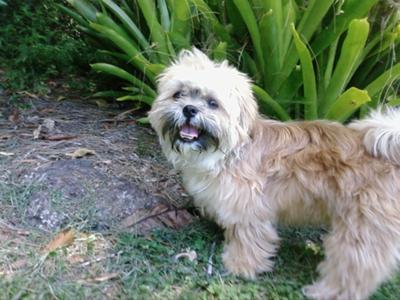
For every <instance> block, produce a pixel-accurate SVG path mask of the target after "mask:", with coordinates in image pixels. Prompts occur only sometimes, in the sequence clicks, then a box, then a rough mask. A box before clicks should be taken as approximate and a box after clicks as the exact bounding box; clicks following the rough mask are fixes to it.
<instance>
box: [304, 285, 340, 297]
mask: <svg viewBox="0 0 400 300" xmlns="http://www.w3.org/2000/svg"><path fill="white" fill-rule="evenodd" d="M302 292H303V294H304V296H306V297H307V298H308V299H313V300H334V299H338V297H337V296H338V295H337V293H336V291H334V290H333V289H331V288H329V287H327V286H326V285H325V284H324V283H322V282H316V283H314V284H311V285H306V286H304V287H303V288H302Z"/></svg>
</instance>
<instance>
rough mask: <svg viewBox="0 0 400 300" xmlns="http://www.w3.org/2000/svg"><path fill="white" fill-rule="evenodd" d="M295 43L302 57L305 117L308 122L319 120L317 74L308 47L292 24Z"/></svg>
mask: <svg viewBox="0 0 400 300" xmlns="http://www.w3.org/2000/svg"><path fill="white" fill-rule="evenodd" d="M291 29H292V33H293V39H294V43H295V46H296V49H297V54H298V56H299V57H300V62H301V70H302V73H303V87H304V117H305V119H306V120H314V119H317V117H318V115H317V87H316V83H315V73H314V67H313V64H312V58H311V54H310V52H309V51H308V49H307V46H306V45H305V44H304V43H303V42H302V40H301V39H300V37H299V34H298V33H297V31H296V29H295V28H294V24H291Z"/></svg>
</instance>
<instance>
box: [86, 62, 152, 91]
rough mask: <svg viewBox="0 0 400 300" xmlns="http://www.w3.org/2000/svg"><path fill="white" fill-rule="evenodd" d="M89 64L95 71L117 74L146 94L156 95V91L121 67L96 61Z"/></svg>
mask: <svg viewBox="0 0 400 300" xmlns="http://www.w3.org/2000/svg"><path fill="white" fill-rule="evenodd" d="M90 66H91V67H92V68H93V70H95V71H100V72H104V73H107V74H111V75H114V76H117V77H119V78H122V79H124V80H126V81H129V82H131V83H132V84H134V85H135V86H137V87H138V88H140V90H141V91H143V92H144V93H145V94H146V95H148V96H152V97H156V92H155V91H154V90H153V89H152V88H151V87H149V86H148V85H147V84H145V83H144V82H143V81H142V80H139V79H138V78H136V77H135V76H133V75H132V74H130V73H128V72H127V71H125V70H124V69H121V68H119V67H117V66H114V65H111V64H107V63H96V64H91V65H90Z"/></svg>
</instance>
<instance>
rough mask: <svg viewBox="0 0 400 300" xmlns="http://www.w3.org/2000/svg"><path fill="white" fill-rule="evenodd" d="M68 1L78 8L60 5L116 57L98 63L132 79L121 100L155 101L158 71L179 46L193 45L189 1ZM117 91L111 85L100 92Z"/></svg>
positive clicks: (99, 68) (98, 66)
mask: <svg viewBox="0 0 400 300" xmlns="http://www.w3.org/2000/svg"><path fill="white" fill-rule="evenodd" d="M67 1H68V2H69V4H71V6H72V7H73V8H74V9H75V10H71V9H70V8H67V7H64V6H60V8H61V9H62V10H64V11H65V12H66V13H67V14H69V15H70V16H71V17H72V18H74V19H75V20H76V21H77V23H78V24H79V28H80V29H81V30H82V31H83V32H85V33H87V34H88V35H89V37H91V38H92V39H94V40H95V41H96V42H97V43H98V44H99V45H100V46H99V47H101V48H102V52H103V53H104V54H106V55H108V56H109V57H110V58H113V59H112V60H111V61H112V63H110V62H106V63H104V62H103V63H95V64H92V65H91V66H92V68H93V69H94V70H97V71H100V72H104V73H107V74H111V75H114V76H117V77H120V78H122V79H124V80H126V81H128V82H129V83H130V84H129V86H126V87H124V88H123V89H124V90H125V92H124V93H122V94H123V95H122V96H121V95H120V97H119V98H118V100H133V101H139V102H143V103H146V104H148V105H151V103H152V101H153V99H154V97H155V95H156V92H155V78H156V76H157V74H159V73H160V72H161V71H162V70H163V69H164V67H165V66H166V64H168V63H169V61H170V59H171V58H172V57H174V56H175V55H176V53H177V52H178V51H179V50H181V49H182V48H188V47H190V44H191V37H192V30H193V28H192V23H191V22H192V19H191V15H190V10H189V6H188V4H187V3H186V1H179V0H173V1H168V2H167V1H165V0H161V1H158V3H157V4H158V5H156V4H155V2H154V1H148V0H137V1H135V5H128V4H127V2H126V1H113V0H98V1H87V0H67ZM170 12H172V13H170ZM115 94H116V93H115V92H114V91H106V92H101V93H98V94H97V96H107V95H115Z"/></svg>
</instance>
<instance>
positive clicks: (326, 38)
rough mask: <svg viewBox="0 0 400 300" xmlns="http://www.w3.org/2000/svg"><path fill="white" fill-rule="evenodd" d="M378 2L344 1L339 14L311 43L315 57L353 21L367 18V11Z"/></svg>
mask: <svg viewBox="0 0 400 300" xmlns="http://www.w3.org/2000/svg"><path fill="white" fill-rule="evenodd" d="M318 1H320V0H318ZM378 1H379V0H362V1H360V0H347V1H344V5H343V7H342V8H341V13H340V14H339V15H337V16H335V17H334V18H333V19H332V22H331V23H330V24H329V25H328V26H326V27H325V28H324V29H323V30H322V31H321V32H320V33H319V34H318V36H316V38H315V40H314V42H313V43H312V45H311V48H312V49H313V50H314V53H315V55H318V54H319V53H321V52H322V51H323V50H324V49H326V48H327V47H329V45H331V44H332V42H333V41H334V40H336V39H337V38H338V37H339V36H340V35H341V34H342V33H343V32H344V31H345V30H346V29H347V28H348V26H349V24H350V23H351V22H353V20H354V19H360V18H364V17H365V16H367V14H368V12H369V10H370V9H371V8H372V7H373V6H374V5H375V4H376V3H378ZM321 2H324V1H321Z"/></svg>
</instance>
